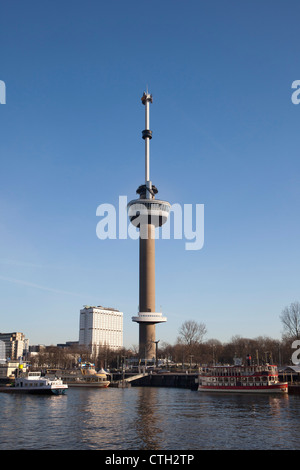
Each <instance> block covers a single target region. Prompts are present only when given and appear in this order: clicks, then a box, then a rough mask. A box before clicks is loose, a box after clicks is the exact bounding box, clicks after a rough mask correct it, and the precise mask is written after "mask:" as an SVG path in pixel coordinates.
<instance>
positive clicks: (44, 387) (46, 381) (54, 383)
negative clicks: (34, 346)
mask: <svg viewBox="0 0 300 470" xmlns="http://www.w3.org/2000/svg"><path fill="white" fill-rule="evenodd" d="M6 389H7V390H6V391H11V392H14V391H15V392H20V393H33V394H38V395H45V394H54V395H62V394H64V393H65V392H66V390H67V389H68V385H67V384H64V383H63V381H62V380H61V379H58V378H56V377H54V378H49V377H43V376H42V375H41V373H40V372H28V374H27V375H26V376H21V377H17V378H16V379H15V384H14V385H13V386H11V387H6ZM8 389H9V390H8Z"/></svg>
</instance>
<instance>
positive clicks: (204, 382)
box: [198, 364, 288, 393]
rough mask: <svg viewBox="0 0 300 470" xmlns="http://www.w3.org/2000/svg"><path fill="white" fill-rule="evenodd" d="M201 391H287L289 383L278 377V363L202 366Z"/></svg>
mask: <svg viewBox="0 0 300 470" xmlns="http://www.w3.org/2000/svg"><path fill="white" fill-rule="evenodd" d="M198 391H200V392H206V391H210V392H240V393H251V392H252V393H287V392H288V383H287V382H280V381H279V379H278V368H277V366H276V365H272V364H264V365H253V364H248V365H240V364H239V365H231V366H230V365H227V366H213V367H202V368H201V369H200V371H199V376H198Z"/></svg>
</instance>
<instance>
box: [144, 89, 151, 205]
mask: <svg viewBox="0 0 300 470" xmlns="http://www.w3.org/2000/svg"><path fill="white" fill-rule="evenodd" d="M141 100H142V103H143V105H144V106H145V129H144V130H143V131H142V138H143V139H144V140H145V185H146V198H149V199H152V183H151V180H150V140H151V139H152V131H151V130H150V109H149V108H150V103H153V98H152V95H150V93H148V87H147V92H145V91H144V94H143V96H142V98H141Z"/></svg>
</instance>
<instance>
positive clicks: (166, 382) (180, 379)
mask: <svg viewBox="0 0 300 470" xmlns="http://www.w3.org/2000/svg"><path fill="white" fill-rule="evenodd" d="M111 377H112V382H111V386H115V387H116V386H117V387H171V388H185V389H189V390H197V388H198V372H197V371H191V372H190V371H187V370H186V371H182V372H178V371H177V372H169V371H161V370H159V371H152V370H151V371H150V372H149V371H147V370H146V371H145V372H144V373H143V374H139V375H136V374H135V373H133V372H125V373H124V372H123V373H122V372H115V373H113V374H111ZM278 378H279V380H280V381H286V382H288V393H290V394H300V377H299V372H297V373H296V372H292V371H291V370H290V371H289V372H288V373H287V372H286V369H284V371H282V372H280V373H279V374H278Z"/></svg>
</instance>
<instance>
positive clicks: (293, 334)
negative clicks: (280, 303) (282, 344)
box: [280, 302, 300, 339]
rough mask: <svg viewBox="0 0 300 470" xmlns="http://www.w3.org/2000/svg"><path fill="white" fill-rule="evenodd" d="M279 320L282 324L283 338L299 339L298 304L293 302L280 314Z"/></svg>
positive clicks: (299, 320) (299, 312) (299, 310)
mask: <svg viewBox="0 0 300 470" xmlns="http://www.w3.org/2000/svg"><path fill="white" fill-rule="evenodd" d="M280 320H281V321H282V324H283V329H284V333H285V336H286V337H288V338H294V339H299V338H300V303H299V302H293V303H291V305H290V306H289V307H285V309H284V310H283V311H282V312H281V315H280Z"/></svg>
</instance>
